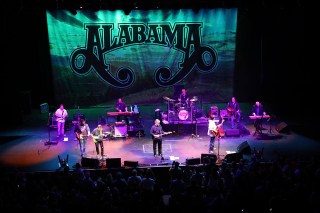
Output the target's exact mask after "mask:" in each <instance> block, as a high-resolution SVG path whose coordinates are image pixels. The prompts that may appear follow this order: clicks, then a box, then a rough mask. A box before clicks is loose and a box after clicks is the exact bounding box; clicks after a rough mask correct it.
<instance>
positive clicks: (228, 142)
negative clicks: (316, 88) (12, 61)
mask: <svg viewBox="0 0 320 213" xmlns="http://www.w3.org/2000/svg"><path fill="white" fill-rule="evenodd" d="M161 107H162V106H160V107H159V106H141V107H140V108H139V113H140V116H139V125H137V126H135V127H134V128H133V129H131V130H132V131H130V129H129V130H127V132H126V133H127V134H128V136H126V137H122V135H121V134H122V133H123V131H124V130H123V129H121V128H120V127H119V128H117V131H118V133H119V134H120V135H116V137H113V136H114V135H112V137H109V138H106V139H105V141H104V146H105V154H106V156H105V157H104V159H102V160H97V158H96V154H95V147H94V143H93V141H92V140H91V139H89V140H88V144H87V149H86V156H85V158H84V159H81V157H80V150H79V145H78V142H77V141H76V140H75V136H74V133H73V128H74V126H73V123H72V121H73V116H74V115H77V114H79V111H78V109H69V110H68V113H69V120H68V125H67V131H66V136H65V137H60V138H57V137H56V129H55V128H54V126H53V128H48V126H47V124H48V117H49V116H48V113H40V111H39V110H34V111H33V112H32V113H30V114H28V115H25V116H24V120H23V122H22V123H21V124H18V126H17V127H15V128H11V129H6V130H5V131H3V132H1V133H0V140H1V143H0V147H1V148H0V164H1V167H2V168H5V169H7V170H9V171H10V170H19V171H26V172H28V171H31V172H32V171H54V170H56V169H59V168H60V167H59V160H58V156H60V158H61V159H67V160H68V165H69V166H70V167H71V166H73V165H75V164H76V163H77V162H81V160H83V161H84V163H85V164H86V165H87V166H88V167H94V166H95V165H96V163H97V161H98V162H99V166H100V167H99V168H101V169H105V168H108V165H106V164H108V162H109V164H111V163H112V164H116V166H117V165H118V164H121V165H120V166H132V165H133V166H138V167H145V166H148V167H149V166H166V165H171V164H172V162H173V161H178V162H180V163H181V165H184V164H186V163H188V164H195V165H196V164H199V163H202V162H201V160H204V157H206V155H207V154H208V146H209V136H207V119H206V118H205V117H204V116H201V117H199V116H198V119H197V120H196V121H197V122H195V121H192V120H191V121H190V119H189V120H187V119H186V120H179V118H178V119H177V120H175V121H174V122H170V123H169V124H164V128H165V130H166V131H174V132H173V134H169V135H166V136H164V140H163V159H161V158H155V157H154V156H153V151H152V141H151V137H150V134H149V129H150V127H151V125H152V124H153V121H154V118H155V117H156V116H157V113H155V110H156V109H157V108H161ZM110 111H112V106H111V107H107V108H106V107H101V108H98V107H97V108H90V109H81V110H80V113H81V114H82V115H84V116H85V118H86V120H87V123H88V124H89V126H90V128H91V130H92V129H93V128H94V127H96V125H97V124H98V122H99V121H101V119H105V121H106V122H107V123H106V124H105V125H104V131H105V132H109V131H110V129H109V128H110V125H108V123H109V124H113V123H114V122H115V120H114V118H113V117H111V118H110V117H109V118H108V119H106V112H110ZM204 114H205V113H204ZM132 122H136V121H135V120H133V121H132ZM49 124H50V125H52V124H53V123H52V122H50V121H49ZM263 127H264V130H263V134H254V133H255V128H254V127H253V120H251V119H249V116H248V113H242V119H241V122H240V124H239V126H236V127H235V129H231V128H230V122H229V121H228V120H227V121H226V122H224V130H225V133H226V135H225V136H224V137H222V138H221V139H220V141H217V142H216V144H215V147H216V148H217V150H216V151H215V156H216V157H217V158H218V160H223V159H226V160H227V159H228V160H229V159H234V158H235V159H236V158H237V157H239V154H241V156H242V157H243V158H244V159H245V160H248V161H249V160H251V155H250V151H252V150H253V149H256V150H259V151H262V150H263V161H272V160H274V159H277V158H278V157H279V156H289V157H295V158H296V157H298V158H301V159H306V160H307V159H310V158H311V157H312V156H314V155H317V154H319V152H320V143H319V139H318V138H317V137H314V135H312V134H310V133H308V132H307V133H306V132H305V131H303V130H304V129H305V128H310V127H306V126H305V125H304V124H296V123H290V122H287V121H283V120H280V119H279V118H272V119H270V120H267V119H266V120H264V122H263ZM297 127H299V128H297ZM279 128H280V129H279ZM314 128H316V127H314ZM141 133H144V134H141ZM48 142H49V143H48ZM234 153H235V154H234ZM226 156H228V157H227V158H226ZM110 167H111V165H110Z"/></svg>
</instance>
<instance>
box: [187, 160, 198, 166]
mask: <svg viewBox="0 0 320 213" xmlns="http://www.w3.org/2000/svg"><path fill="white" fill-rule="evenodd" d="M186 164H187V165H188V166H190V165H197V164H200V158H190V159H186Z"/></svg>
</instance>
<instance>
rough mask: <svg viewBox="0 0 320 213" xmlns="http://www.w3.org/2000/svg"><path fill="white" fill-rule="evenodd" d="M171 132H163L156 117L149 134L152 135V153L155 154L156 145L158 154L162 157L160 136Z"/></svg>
mask: <svg viewBox="0 0 320 213" xmlns="http://www.w3.org/2000/svg"><path fill="white" fill-rule="evenodd" d="M171 133H172V132H164V131H163V129H162V126H161V125H160V120H159V119H156V120H155V121H154V125H152V127H151V129H150V134H151V136H152V142H153V155H154V157H156V156H157V146H158V155H159V156H160V157H161V158H162V136H163V135H167V134H171Z"/></svg>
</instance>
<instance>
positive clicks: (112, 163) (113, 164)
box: [106, 158, 121, 168]
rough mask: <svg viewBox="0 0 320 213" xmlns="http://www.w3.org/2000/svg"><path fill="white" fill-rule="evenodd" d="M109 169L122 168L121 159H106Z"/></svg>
mask: <svg viewBox="0 0 320 213" xmlns="http://www.w3.org/2000/svg"><path fill="white" fill-rule="evenodd" d="M106 167H107V168H121V158H107V159H106Z"/></svg>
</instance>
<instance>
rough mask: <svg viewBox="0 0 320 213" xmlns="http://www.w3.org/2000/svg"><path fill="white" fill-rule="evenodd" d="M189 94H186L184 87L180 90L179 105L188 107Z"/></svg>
mask: <svg viewBox="0 0 320 213" xmlns="http://www.w3.org/2000/svg"><path fill="white" fill-rule="evenodd" d="M189 100H190V98H189V95H188V94H187V90H186V89H182V90H181V94H180V95H179V98H178V101H179V102H180V107H189Z"/></svg>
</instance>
